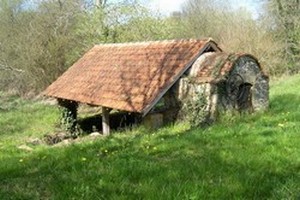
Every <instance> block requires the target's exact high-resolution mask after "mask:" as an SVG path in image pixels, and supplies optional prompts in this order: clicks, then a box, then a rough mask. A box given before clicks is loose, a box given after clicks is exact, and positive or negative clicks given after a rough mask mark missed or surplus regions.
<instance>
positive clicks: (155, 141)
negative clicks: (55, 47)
mask: <svg viewBox="0 0 300 200" xmlns="http://www.w3.org/2000/svg"><path fill="white" fill-rule="evenodd" d="M299 91H300V75H298V76H293V77H288V78H286V79H282V80H278V81H276V82H273V83H272V85H271V91H270V110H269V111H267V112H266V113H256V114H253V115H248V116H236V117H230V116H225V117H223V118H222V119H221V120H220V122H218V123H216V124H215V125H213V126H211V127H209V128H206V129H189V127H188V126H187V125H185V124H175V125H172V126H168V127H165V128H162V129H160V130H158V131H148V130H146V129H143V128H137V129H135V130H133V131H127V132H122V133H114V135H113V136H111V137H109V138H105V139H103V138H97V139H93V140H91V139H90V140H84V141H82V142H80V143H74V144H72V145H69V146H66V147H50V146H46V145H36V146H33V145H32V146H31V147H32V149H33V150H32V151H25V150H20V149H18V148H17V147H18V146H20V145H22V144H25V143H26V141H28V140H29V139H30V138H35V137H40V138H41V137H42V136H43V135H44V134H47V133H52V132H54V131H55V124H56V123H57V120H58V117H59V112H58V110H57V108H56V107H54V106H49V105H43V104H41V103H39V102H32V101H25V100H20V99H18V98H15V97H5V96H3V95H2V96H1V95H0V101H1V102H0V199H190V200H193V199H299V198H300V146H299V144H300V92H299Z"/></svg>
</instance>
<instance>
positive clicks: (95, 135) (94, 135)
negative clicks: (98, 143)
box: [89, 132, 102, 137]
mask: <svg viewBox="0 0 300 200" xmlns="http://www.w3.org/2000/svg"><path fill="white" fill-rule="evenodd" d="M89 136H90V137H99V136H102V135H101V134H100V133H99V132H93V133H91V134H89Z"/></svg>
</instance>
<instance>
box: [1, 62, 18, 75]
mask: <svg viewBox="0 0 300 200" xmlns="http://www.w3.org/2000/svg"><path fill="white" fill-rule="evenodd" d="M0 70H5V71H14V72H18V73H24V70H22V69H18V68H14V67H11V66H9V65H7V64H3V63H0Z"/></svg>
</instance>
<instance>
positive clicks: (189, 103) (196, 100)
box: [182, 92, 209, 128]
mask: <svg viewBox="0 0 300 200" xmlns="http://www.w3.org/2000/svg"><path fill="white" fill-rule="evenodd" d="M207 106H208V105H207V100H206V97H205V94H204V92H196V94H195V96H193V97H187V99H185V101H184V102H183V108H182V109H183V113H182V115H183V117H184V119H185V120H186V121H187V122H189V124H190V125H191V127H193V128H194V127H200V126H201V125H203V124H204V123H205V122H206V120H207V116H208V114H209V113H208V111H207Z"/></svg>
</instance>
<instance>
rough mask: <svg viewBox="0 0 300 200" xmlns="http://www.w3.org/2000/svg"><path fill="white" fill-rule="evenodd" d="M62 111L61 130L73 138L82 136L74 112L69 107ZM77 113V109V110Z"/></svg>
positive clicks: (63, 108)
mask: <svg viewBox="0 0 300 200" xmlns="http://www.w3.org/2000/svg"><path fill="white" fill-rule="evenodd" d="M60 110H61V111H60V112H61V118H60V124H61V128H62V129H63V130H64V131H66V132H67V133H69V134H70V136H71V137H73V138H76V137H78V136H79V135H80V128H79V125H78V124H77V119H76V117H75V116H74V113H73V112H72V110H70V109H69V108H67V107H62V108H61V109H60ZM76 112H77V109H76Z"/></svg>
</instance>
